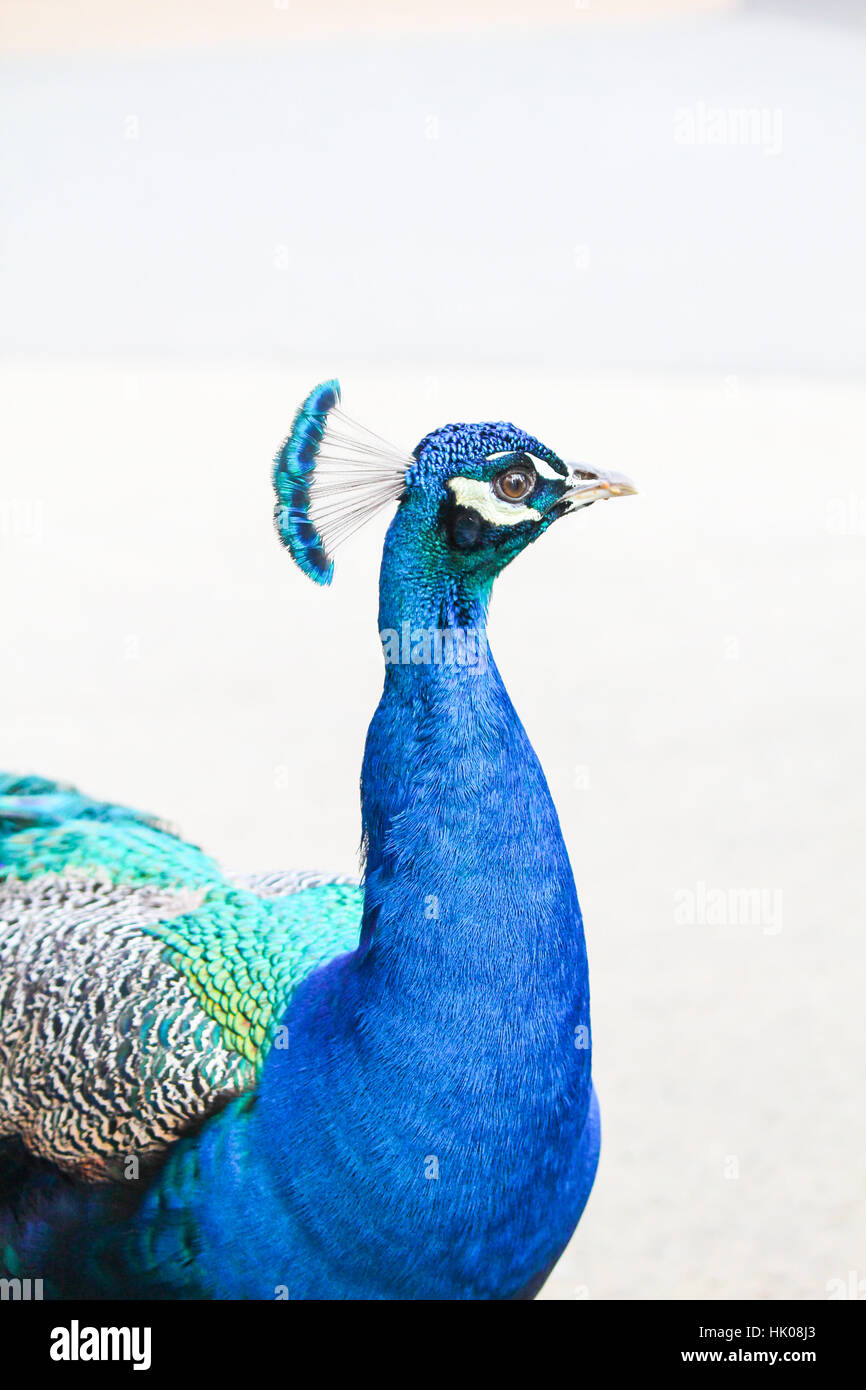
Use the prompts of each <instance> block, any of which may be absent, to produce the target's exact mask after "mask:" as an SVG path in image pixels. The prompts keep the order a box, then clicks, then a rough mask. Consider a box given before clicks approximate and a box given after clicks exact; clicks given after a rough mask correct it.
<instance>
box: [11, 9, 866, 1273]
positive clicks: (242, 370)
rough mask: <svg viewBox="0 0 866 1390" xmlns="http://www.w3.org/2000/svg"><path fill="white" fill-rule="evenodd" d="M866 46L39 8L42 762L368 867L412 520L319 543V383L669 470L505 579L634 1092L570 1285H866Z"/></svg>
mask: <svg viewBox="0 0 866 1390" xmlns="http://www.w3.org/2000/svg"><path fill="white" fill-rule="evenodd" d="M864 70H866V26H864V23H863V6H862V5H860V4H853V3H852V4H850V5H846V4H842V3H839V4H822V5H821V6H817V5H811V6H809V5H806V4H805V3H803V4H797V3H785V2H784V0H777V3H770V2H769V0H768V2H767V3H765V4H759V3H754V4H745V5H734V4H724V3H715V4H714V3H704V4H695V3H692V4H689V3H687V0H682V3H677V0H670V3H667V4H652V3H644V4H637V3H633V4H627V3H610V4H606V3H603V2H602V0H592V3H591V4H584V3H577V4H575V3H574V0H568V3H566V0H533V4H532V5H529V4H528V2H527V0H502V2H501V3H497V4H496V5H493V4H488V3H482V2H481V0H472V3H469V4H467V5H460V6H458V5H457V3H456V0H454V3H451V0H449V3H440V4H437V5H435V6H434V5H432V4H431V5H429V6H423V5H419V4H414V5H412V4H409V5H405V4H404V5H400V6H398V5H397V4H396V0H391V2H389V3H384V2H383V3H379V4H375V5H374V4H370V5H362V6H360V7H354V6H349V5H348V3H345V0H344V3H340V0H328V3H325V4H323V5H319V6H317V7H316V9H315V11H314V12H313V11H312V9H311V12H310V13H309V14H306V13H305V12H304V10H303V9H301V8H300V6H298V5H297V4H296V3H295V0H287V3H285V4H284V3H283V0H278V3H277V4H273V3H272V0H263V2H262V3H261V4H260V5H256V6H254V7H249V6H245V5H244V4H242V3H241V0H234V3H232V2H231V0H221V3H219V4H213V3H209V4H205V3H204V0H182V2H180V3H177V2H176V3H172V4H169V3H167V0H166V3H159V4H152V5H150V6H147V7H144V6H133V5H121V6H116V5H115V6H109V5H108V4H107V3H96V0H90V3H80V4H78V5H76V6H75V7H64V6H62V5H60V4H59V3H53V4H52V3H43V4H40V5H32V4H25V3H24V0H6V3H5V5H4V8H3V19H2V33H0V108H2V127H3V130H4V132H5V134H4V137H3V140H2V147H0V189H2V194H0V196H2V213H0V221H2V246H3V257H2V267H0V350H2V354H3V355H2V360H0V385H2V392H3V410H2V417H0V450H2V480H0V586H2V588H0V592H2V595H3V667H2V687H0V688H2V696H0V715H2V727H0V766H3V767H4V768H10V769H16V770H21V771H38V772H42V773H45V774H48V775H53V776H58V777H61V778H64V779H66V780H70V781H73V782H76V783H78V784H79V785H81V786H82V787H83V788H85V789H86V790H88V791H90V792H92V793H94V794H95V795H98V796H103V797H107V798H112V799H116V800H120V801H124V802H129V803H132V804H135V805H140V806H142V807H144V808H147V809H151V810H154V811H157V812H158V813H160V814H162V815H164V816H166V817H167V818H169V819H171V820H173V821H174V822H175V823H176V824H178V825H179V826H180V827H181V828H182V829H183V831H184V832H185V833H186V834H187V835H188V836H189V837H190V838H191V839H193V840H195V841H197V842H199V843H202V844H203V845H204V846H205V847H206V848H207V849H209V850H210V851H212V852H214V853H216V854H217V855H218V856H219V857H220V858H221V859H222V860H223V862H225V863H226V865H227V866H228V867H230V868H237V869H256V868H274V867H283V866H285V867H293V866H298V867H322V868H329V869H334V870H351V869H352V868H353V866H354V864H355V863H356V850H357V842H358V838H359V814H358V790H357V784H358V773H359V768H360V758H361V751H362V745H363V738H364V733H365V730H366V725H367V722H368V720H369V717H370V714H371V713H372V710H373V708H374V706H375V704H376V701H377V699H378V694H379V690H380V687H381V678H382V667H381V651H380V649H379V644H378V641H377V636H376V571H377V563H378V556H379V551H380V548H381V539H382V534H383V531H384V522H381V521H380V522H377V523H374V524H373V525H372V526H371V527H370V528H369V529H368V531H366V532H363V533H361V534H360V535H359V536H358V537H357V539H356V540H354V541H352V542H350V543H349V545H348V546H347V547H346V549H345V551H342V552H341V553H340V555H339V559H338V565H337V573H336V577H335V583H334V587H333V589H332V590H331V591H326V592H323V591H316V590H315V589H314V588H313V587H312V586H311V585H310V584H309V582H308V581H307V580H305V579H304V578H303V577H302V576H301V575H300V574H299V573H298V572H297V571H296V570H295V569H294V567H293V566H292V565H291V562H290V561H289V560H288V558H287V557H286V555H285V554H284V553H283V552H282V551H281V550H280V548H279V546H278V544H277V542H276V539H275V538H274V536H273V533H272V530H271V521H270V515H271V508H272V500H271V493H270V481H269V466H270V459H271V457H272V455H273V453H274V451H275V449H276V447H277V445H278V444H279V443H280V441H281V439H282V437H283V436H284V435H285V433H286V431H287V429H288V426H289V424H290V422H291V417H292V413H293V411H294V408H295V406H296V404H297V402H298V400H299V399H300V398H301V397H302V395H303V394H304V393H305V392H306V391H307V390H308V389H309V387H310V386H312V385H313V384H314V382H316V381H318V380H320V379H321V378H322V377H325V376H331V375H338V376H339V377H340V378H341V380H342V383H343V393H344V400H345V403H346V408H347V409H348V410H349V411H350V413H351V414H353V415H354V416H355V417H356V418H359V419H361V420H363V421H364V422H365V423H367V424H368V425H369V426H371V427H372V428H373V429H375V430H377V431H378V432H379V433H380V434H383V435H385V436H386V437H388V438H390V439H392V440H393V441H394V442H395V443H397V444H400V445H406V446H408V447H410V448H411V447H412V446H413V445H414V443H415V442H416V441H417V439H418V438H420V437H421V435H423V434H424V433H425V432H426V431H427V430H428V429H430V428H432V427H435V426H436V425H438V424H442V423H444V422H445V421H446V420H450V419H486V418H494V419H496V418H503V417H504V418H510V419H513V420H514V421H515V422H516V423H517V424H519V425H521V426H523V427H525V428H526V429H528V430H530V431H532V432H534V433H536V434H538V435H539V436H540V437H541V438H542V439H544V440H545V441H546V442H547V443H549V444H550V445H552V446H553V447H554V448H556V449H558V450H559V451H561V452H562V453H564V454H566V455H567V456H570V457H577V458H584V459H586V460H588V461H591V462H593V463H596V464H598V465H599V466H602V467H608V468H618V469H623V470H625V471H627V472H628V473H629V474H630V475H632V476H633V477H634V478H635V480H636V482H637V483H638V485H639V486H640V488H641V494H640V496H639V497H638V498H634V499H629V500H628V501H624V502H618V503H617V504H616V505H615V506H611V507H594V508H592V510H591V511H589V512H588V513H587V514H586V515H584V516H580V517H577V518H575V519H573V520H571V521H569V522H567V523H565V524H563V525H562V526H559V527H556V528H554V529H553V531H552V532H551V533H550V534H549V535H548V536H547V537H545V539H544V540H543V542H542V543H541V544H539V545H538V546H535V547H532V548H531V549H530V551H529V552H528V553H527V555H526V556H524V557H522V558H521V560H520V561H519V562H518V563H517V564H516V565H515V566H514V567H512V569H511V570H509V571H508V572H507V573H506V575H505V576H504V577H503V579H502V580H501V581H500V583H499V585H498V592H497V594H496V596H495V603H494V609H493V615H492V624H491V637H492V643H493V647H494V650H495V652H496V656H497V660H498V662H499V665H500V667H501V669H502V671H503V674H504V677H505V680H506V684H507V685H508V687H509V690H510V692H511V694H512V697H513V699H514V702H515V704H516V706H517V709H518V711H519V712H520V714H521V716H522V717H523V719H524V722H525V724H526V726H527V729H528V731H529V733H530V736H531V738H532V740H533V742H534V744H535V747H536V749H537V750H538V752H539V755H540V756H541V759H542V762H543V764H544V766H545V769H546V771H547V774H548V778H549V781H550V784H551V788H552V791H553V794H554V798H555V800H556V802H557V805H558V807H559V810H560V815H561V818H562V822H563V827H564V830H565V834H566V839H567V842H568V844H569V846H570V849H571V853H572V859H573V862H574V866H575V874H576V878H577V883H578V890H579V893H580V897H581V902H582V905H583V910H584V916H585V920H586V928H587V936H588V941H589V949H590V964H591V971H592V987H593V1021H594V1044H595V1050H596V1053H595V1066H596V1078H597V1086H598V1089H599V1093H600V1096H601V1101H602V1113H603V1120H604V1150H603V1157H602V1164H601V1168H600V1172H599V1177H598V1180H597V1183H596V1187H595V1190H594V1193H593V1196H592V1199H591V1201H590V1205H589V1207H588V1209H587V1213H586V1215H585V1217H584V1219H583V1221H582V1223H581V1225H580V1227H579V1230H578V1233H577V1235H576V1237H575V1239H574V1241H573V1242H572V1245H571V1247H570V1248H569V1251H568V1252H567V1254H566V1256H565V1257H564V1258H563V1260H562V1261H561V1263H560V1265H559V1267H558V1269H557V1271H556V1272H555V1274H554V1276H553V1277H552V1279H551V1281H550V1283H549V1284H548V1286H547V1288H546V1290H545V1293H544V1295H543V1296H545V1297H558V1298H583V1297H589V1298H633V1297H651V1298H689V1297H701V1296H709V1297H717V1298H735V1297H746V1298H749V1297H759V1298H779V1297H786V1296H793V1297H802V1298H825V1297H827V1296H838V1294H839V1293H840V1292H841V1290H842V1288H843V1287H844V1288H845V1289H846V1290H848V1292H849V1293H850V1292H851V1291H854V1292H857V1291H861V1292H864V1293H866V1282H864V1283H863V1284H862V1290H861V1286H860V1281H861V1280H866V1240H864V1237H866V1218H864V1197H866V1124H864V1119H863V1106H862V1098H861V1093H862V1086H863V1079H864V1057H863V1021H862V1019H863V1006H862V996H863V987H864V982H863V962H864V954H866V953H864V948H863V943H862V933H863V923H864V907H866V902H864V898H866V893H864V886H863V858H864V855H863V829H864V824H863V821H864V816H863V802H864V795H863V786H864V777H866V756H864V739H863V732H862V726H863V709H864V700H866V658H864V651H863V642H862V626H863V623H862V603H863V599H862V595H863V590H864V581H866V489H864V484H863V459H864V445H866V412H864V409H863V374H864V369H866V338H864V333H863V322H864V317H866V276H864V273H863V269H862V255H863V246H864V245H866V178H864V175H866V156H864V153H863V130H864V119H866V82H864ZM836 1281H838V1282H836Z"/></svg>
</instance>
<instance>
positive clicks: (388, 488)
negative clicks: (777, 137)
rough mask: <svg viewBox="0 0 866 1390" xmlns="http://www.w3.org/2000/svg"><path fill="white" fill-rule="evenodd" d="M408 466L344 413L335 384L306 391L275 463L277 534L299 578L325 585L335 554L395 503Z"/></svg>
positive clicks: (405, 459)
mask: <svg viewBox="0 0 866 1390" xmlns="http://www.w3.org/2000/svg"><path fill="white" fill-rule="evenodd" d="M413 463H414V459H413V457H412V455H411V454H404V453H402V452H401V451H400V450H399V449H395V448H394V447H393V446H392V445H390V444H388V443H386V441H385V440H384V439H380V438H379V436H378V435H376V434H374V433H373V432H372V430H368V429H366V428H365V427H364V426H363V425H359V424H358V423H357V421H355V420H352V419H351V418H350V417H349V416H348V415H346V414H345V412H344V411H343V410H342V409H341V408H340V383H339V382H338V381H324V382H322V383H321V385H319V386H316V387H315V388H314V389H313V390H312V391H311V392H310V394H309V395H308V396H307V398H306V400H305V401H304V402H303V404H302V405H301V406H300V407H299V409H298V412H297V414H296V415H295V418H294V421H293V423H292V429H291V433H290V434H289V437H288V439H287V440H286V441H285V443H284V444H283V446H282V448H281V449H280V451H279V453H278V454H277V456H276V458H275V460H274V489H275V491H276V494H277V501H276V505H275V508H274V520H275V522H276V527H277V533H278V535H279V537H280V540H281V541H282V542H283V545H285V546H286V548H287V549H288V551H289V552H290V554H291V556H292V558H293V560H294V561H295V563H296V564H297V565H298V566H299V567H300V568H301V569H302V570H303V572H304V574H306V575H308V576H309V578H310V579H312V580H314V581H315V583H317V584H330V582H331V579H332V578H333V573H334V559H333V552H334V550H335V549H336V547H337V546H338V545H340V544H341V542H342V541H344V540H346V538H347V537H348V536H350V535H351V534H352V533H353V532H354V531H357V530H358V528H359V527H360V526H363V525H364V523H365V522H366V521H369V520H370V518H371V517H372V516H375V514H376V512H378V511H380V510H381V508H382V507H384V506H386V505H387V504H388V503H389V502H395V501H396V500H397V499H398V498H399V497H400V495H401V494H402V492H403V489H404V487H405V486H406V471H407V469H408V468H410V467H411V466H412V465H413Z"/></svg>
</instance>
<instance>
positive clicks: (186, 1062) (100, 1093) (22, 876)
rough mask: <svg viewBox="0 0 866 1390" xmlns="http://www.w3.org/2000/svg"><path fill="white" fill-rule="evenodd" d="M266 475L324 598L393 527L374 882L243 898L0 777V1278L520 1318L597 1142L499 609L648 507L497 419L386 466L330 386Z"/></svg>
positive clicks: (586, 1036) (132, 825)
mask: <svg viewBox="0 0 866 1390" xmlns="http://www.w3.org/2000/svg"><path fill="white" fill-rule="evenodd" d="M273 482H274V488H275V493H276V502H275V522H276V529H277V533H278V536H279V538H280V540H281V541H282V543H283V544H284V546H285V547H286V548H287V549H288V551H289V553H290V555H291V556H292V558H293V559H294V561H295V562H296V563H297V565H298V566H299V567H300V569H301V570H302V571H303V572H304V574H306V575H308V576H309V577H310V578H311V579H312V580H313V581H315V582H316V583H317V584H322V585H326V584H329V583H330V582H331V579H332V577H333V571H334V551H335V549H336V548H337V547H338V545H339V544H340V543H341V542H342V541H343V540H344V539H345V538H346V537H347V536H348V535H349V534H351V533H352V532H353V531H354V530H355V529H356V528H357V527H358V526H360V525H362V524H363V523H365V522H366V521H367V520H368V519H369V518H370V517H372V516H374V515H375V514H376V513H377V512H379V511H380V509H382V508H384V507H386V506H387V505H388V504H389V503H391V504H395V503H396V509H395V511H394V515H393V518H392V520H391V522H390V525H389V527H388V530H387V535H386V539H385V543H384V550H383V556H382V563H381V572H380V587H379V631H380V635H381V640H382V649H383V654H384V658H385V679H384V689H383V693H382V697H381V700H380V702H379V705H378V707H377V709H376V711H375V713H374V715H373V718H372V722H371V724H370V726H369V731H368V734H367V739H366V747H365V750H364V756H363V766H362V776H361V813H362V817H361V818H362V865H361V867H362V877H361V879H358V878H354V877H351V876H345V877H329V876H327V875H322V874H314V873H303V872H294V873H284V874H259V875H254V876H246V877H241V876H229V875H226V874H225V873H223V872H222V871H221V870H220V868H219V867H218V865H217V864H216V863H215V862H214V861H213V859H211V858H210V857H209V856H208V855H207V854H205V853H203V852H202V851H201V850H199V849H197V848H195V847H194V846H193V845H192V844H190V843H188V842H186V841H185V840H183V839H181V838H180V837H179V836H178V835H177V834H176V833H175V832H174V831H173V830H172V829H171V828H170V827H169V826H167V825H165V824H163V823H162V822H161V821H159V820H158V819H156V818H154V817H152V816H150V815H146V814H143V813H141V812H138V811H134V810H130V809H127V808H126V807H123V806H119V805H113V804H109V803H106V802H102V801H98V800H94V799H92V798H91V797H88V796H86V795H84V794H80V793H79V792H77V791H75V790H74V789H72V788H70V787H68V786H65V785H61V784H59V783H56V782H52V781H49V780H46V779H43V778H41V777H37V776H15V775H5V776H2V777H0V1270H2V1272H3V1273H4V1275H5V1277H7V1278H12V1279H16V1278H17V1279H25V1278H30V1279H41V1280H42V1281H43V1282H42V1286H41V1287H42V1288H43V1290H44V1294H45V1296H46V1297H48V1296H51V1297H55V1298H127V1299H136V1298H167V1299H282V1298H290V1299H336V1298H341V1299H521V1298H522V1299H525V1298H532V1297H534V1296H535V1294H536V1293H537V1292H538V1290H539V1289H540V1287H541V1286H542V1284H543V1283H544V1280H545V1279H546V1277H547V1275H548V1274H549V1272H550V1270H551V1268H552V1267H553V1265H554V1264H555V1262H556V1261H557V1259H558V1258H559V1256H560V1255H561V1253H562V1251H563V1249H564V1248H565V1246H566V1243H567V1242H568V1240H569V1238H570V1237H571V1235H572V1233H573V1231H574V1230H575V1227H576V1226H577V1223H578V1221H579V1219H580V1217H581V1214H582V1212H583V1209H584V1205H585V1203H586V1201H587V1198H588V1196H589V1193H590V1189H591V1187H592V1184H593V1181H594V1178H595V1172H596V1166H597V1163H598V1155H599V1144H600V1124H599V1111H598V1105H597V1102H596V1098H595V1094H594V1091H593V1086H592V1078H591V1061H592V1049H591V1039H590V1019H589V989H588V976H587V959H586V949H585V942H584V933H583V924H582V919H581V913H580V908H579V906H578V900H577V894H576V890H575V885H574V878H573V875H572V870H571V867H570V864H569V858H568V854H567V851H566V847H565V844H564V842H563V836H562V832H561V830H560V825H559V821H558V818H557V814H556V810H555V808H554V805H553V801H552V799H551V795H550V792H549V790H548V787H547V783H546V781H545V778H544V774H543V772H542V769H541V766H540V764H539V761H538V758H537V757H536V755H535V753H534V751H533V749H532V746H531V745H530V742H529V739H528V737H527V735H526V733H525V731H524V729H523V727H522V725H521V723H520V720H519V719H518V717H517V714H516V713H515V710H514V708H513V706H512V704H511V701H510V700H509V697H508V695H507V693H506V690H505V687H504V685H503V682H502V679H501V677H500V675H499V672H498V670H497V668H496V664H495V662H494V660H493V656H492V654H491V652H490V650H489V645H488V641H487V627H486V619H487V612H488V605H489V601H490V596H491V590H492V586H493V582H494V580H495V578H496V576H497V575H498V574H499V573H500V571H501V570H503V569H504V567H505V566H506V565H508V564H509V563H510V562H511V561H512V560H513V559H514V558H515V557H516V556H517V555H518V554H519V553H520V552H521V551H522V550H523V549H525V547H526V546H527V545H529V544H530V543H531V542H533V541H535V540H537V539H538V538H539V537H540V536H541V535H543V534H544V532H545V531H546V530H547V529H548V527H549V526H551V525H552V524H553V522H554V521H556V520H557V519H558V518H560V517H563V516H566V515H568V514H570V513H572V512H576V511H580V510H582V509H583V508H585V507H587V506H590V505H592V504H593V503H595V502H597V501H600V500H603V499H607V498H611V497H618V496H623V495H626V494H628V493H631V492H634V491H635V489H634V488H633V486H632V485H631V484H630V483H629V482H628V480H627V479H626V478H624V477H623V476H621V475H616V474H605V473H601V472H598V471H597V470H594V469H591V468H586V467H584V466H582V465H581V466H578V465H573V464H568V463H566V462H564V461H563V459H562V458H561V457H560V456H559V455H558V454H556V453H555V452H554V451H553V450H552V449H550V448H548V447H547V446H546V445H544V444H542V443H541V442H540V441H539V440H538V439H536V438H534V437H533V436H531V435H529V434H527V433H525V432H524V431H523V430H520V429H517V428H516V427H515V426H513V425H511V424H508V423H505V422H502V421H499V422H493V423H481V424H451V425H446V426H444V427H443V428H440V429H436V430H434V431H433V432H432V433H430V434H428V435H426V436H425V438H423V439H422V440H421V442H420V443H419V444H418V445H417V446H416V448H415V449H414V450H413V451H412V452H411V453H410V452H408V451H406V452H404V451H401V450H400V449H399V448H396V447H394V446H392V445H391V444H389V443H388V442H387V441H386V440H385V439H383V438H380V437H379V436H378V435H377V434H374V433H373V432H372V431H370V430H368V429H366V428H365V427H363V426H362V425H360V424H359V423H358V422H357V421H355V420H354V419H353V418H352V417H350V416H348V415H347V414H346V413H345V412H344V410H343V406H342V402H341V395H340V387H339V383H338V382H337V381H328V382H325V383H323V384H322V385H319V386H317V387H316V388H315V389H314V390H313V391H312V392H311V393H310V394H309V395H308V396H307V398H306V399H305V400H304V402H303V404H302V405H301V406H300V408H299V409H298V411H297V413H296V415H295V418H294V421H293V424H292V429H291V432H290V434H289V436H288V438H287V439H286V441H285V443H284V444H283V445H282V447H281V448H280V450H279V452H278V454H277V456H276V459H275V462H274V469H273Z"/></svg>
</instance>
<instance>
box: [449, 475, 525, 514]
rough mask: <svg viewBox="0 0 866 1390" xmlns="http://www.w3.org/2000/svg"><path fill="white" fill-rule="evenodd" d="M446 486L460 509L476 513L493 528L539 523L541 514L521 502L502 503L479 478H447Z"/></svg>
mask: <svg viewBox="0 0 866 1390" xmlns="http://www.w3.org/2000/svg"><path fill="white" fill-rule="evenodd" d="M448 486H449V487H450V489H451V491H452V492H453V494H454V500H455V501H456V502H457V504H458V506H460V507H468V508H469V510H470V511H473V512H477V513H478V515H479V516H480V517H483V518H484V520H485V521H489V522H491V523H492V524H493V525H494V526H519V525H520V523H521V521H540V520H541V512H539V511H537V510H536V508H535V507H528V506H526V504H525V503H522V502H503V501H502V500H501V498H499V497H497V496H496V494H495V493H494V491H493V489H492V487H491V486H490V484H489V483H485V482H484V481H483V480H482V479H481V478H449V479H448Z"/></svg>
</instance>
